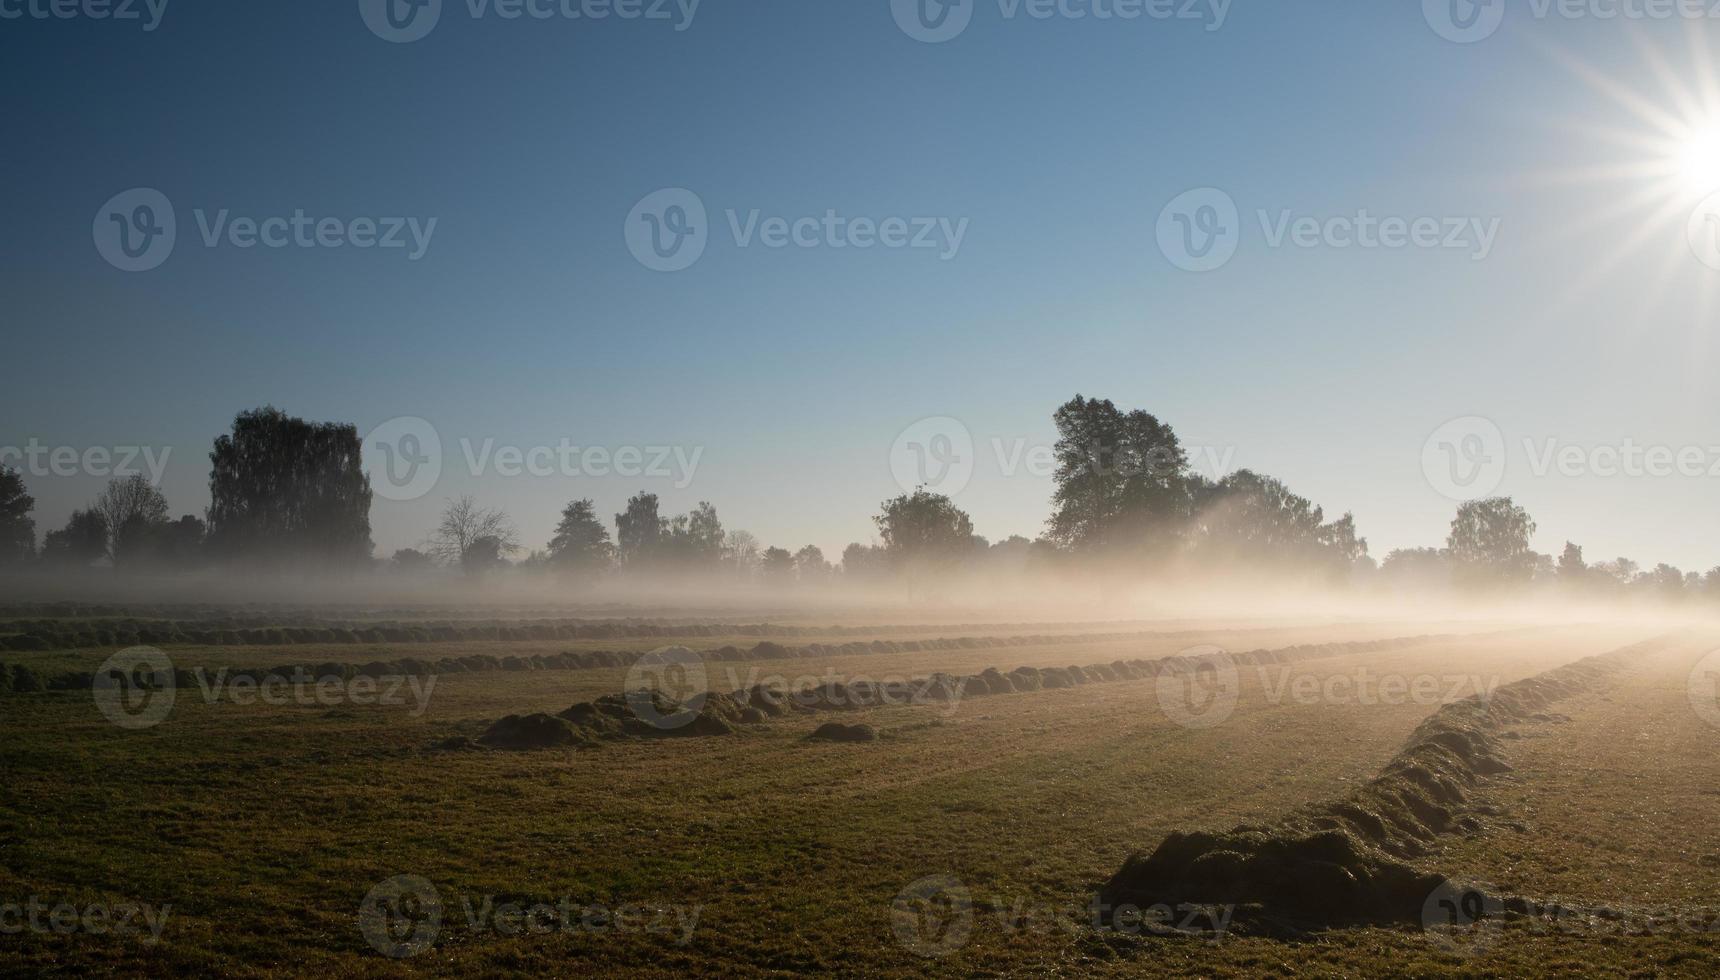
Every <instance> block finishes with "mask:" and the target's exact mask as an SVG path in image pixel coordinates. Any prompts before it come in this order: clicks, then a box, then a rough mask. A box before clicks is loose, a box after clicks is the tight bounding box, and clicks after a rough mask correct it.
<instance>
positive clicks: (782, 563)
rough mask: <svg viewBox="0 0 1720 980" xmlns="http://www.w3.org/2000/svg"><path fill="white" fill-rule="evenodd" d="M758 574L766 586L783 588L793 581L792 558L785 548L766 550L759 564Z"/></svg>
mask: <svg viewBox="0 0 1720 980" xmlns="http://www.w3.org/2000/svg"><path fill="white" fill-rule="evenodd" d="M759 574H760V575H761V576H762V577H763V578H764V581H765V582H766V584H769V585H772V586H778V587H781V586H784V585H787V584H788V583H790V582H792V581H794V556H793V555H791V554H789V552H788V549H787V548H766V549H764V557H763V559H762V560H761V561H760V562H759Z"/></svg>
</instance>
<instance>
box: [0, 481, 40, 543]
mask: <svg viewBox="0 0 1720 980" xmlns="http://www.w3.org/2000/svg"><path fill="white" fill-rule="evenodd" d="M35 507H36V498H35V497H32V496H30V494H29V492H28V491H26V490H25V489H24V476H23V474H21V473H19V472H18V471H17V470H15V469H12V468H11V467H6V466H0V567H4V566H8V565H21V564H23V563H25V562H27V561H29V560H30V559H31V558H33V557H35V554H36V522H35V520H33V519H32V518H31V517H30V511H32V510H34V509H35Z"/></svg>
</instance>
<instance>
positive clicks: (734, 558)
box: [723, 531, 759, 582]
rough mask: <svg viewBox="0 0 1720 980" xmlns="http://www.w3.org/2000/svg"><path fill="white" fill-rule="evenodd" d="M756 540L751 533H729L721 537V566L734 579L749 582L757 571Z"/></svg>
mask: <svg viewBox="0 0 1720 980" xmlns="http://www.w3.org/2000/svg"><path fill="white" fill-rule="evenodd" d="M758 563H759V546H758V538H756V537H754V536H753V533H752V532H751V531H729V532H727V533H725V534H724V535H723V564H724V565H726V566H727V567H728V569H729V571H730V573H732V574H733V575H734V576H735V577H736V578H738V579H740V580H741V581H743V582H745V581H750V580H751V579H752V577H753V574H754V573H755V572H757V571H758Z"/></svg>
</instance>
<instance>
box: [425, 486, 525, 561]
mask: <svg viewBox="0 0 1720 980" xmlns="http://www.w3.org/2000/svg"><path fill="white" fill-rule="evenodd" d="M425 550H426V551H427V552H428V553H429V554H430V556H431V557H433V558H435V559H436V560H437V561H439V562H441V563H443V564H444V565H453V566H458V567H459V568H461V569H463V570H465V571H469V572H482V571H486V570H488V569H489V568H492V567H494V566H495V564H496V563H497V562H498V561H500V560H501V559H502V558H504V557H505V556H507V555H511V554H513V553H514V552H516V551H519V550H520V541H519V533H518V532H517V531H515V530H514V524H513V521H511V520H509V519H508V515H507V514H505V513H503V512H502V511H499V510H491V509H488V508H484V507H480V506H478V504H477V501H475V500H473V499H472V498H471V497H470V496H461V497H458V498H455V499H453V500H450V501H448V505H447V507H445V508H444V509H443V511H442V520H441V522H440V523H439V524H437V525H436V533H435V534H433V535H432V536H431V538H430V543H429V545H428V546H427V547H426V548H425Z"/></svg>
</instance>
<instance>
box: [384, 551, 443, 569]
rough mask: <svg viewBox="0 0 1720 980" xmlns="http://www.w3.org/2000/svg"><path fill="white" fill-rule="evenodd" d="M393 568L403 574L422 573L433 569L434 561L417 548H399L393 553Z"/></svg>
mask: <svg viewBox="0 0 1720 980" xmlns="http://www.w3.org/2000/svg"><path fill="white" fill-rule="evenodd" d="M393 562H394V567H396V568H398V569H400V570H401V571H403V572H424V571H429V570H430V569H431V568H433V567H435V565H436V559H434V558H431V557H430V556H429V555H427V554H425V553H424V552H422V551H419V550H418V549H417V548H401V549H400V550H399V551H396V552H395V553H394V558H393Z"/></svg>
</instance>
